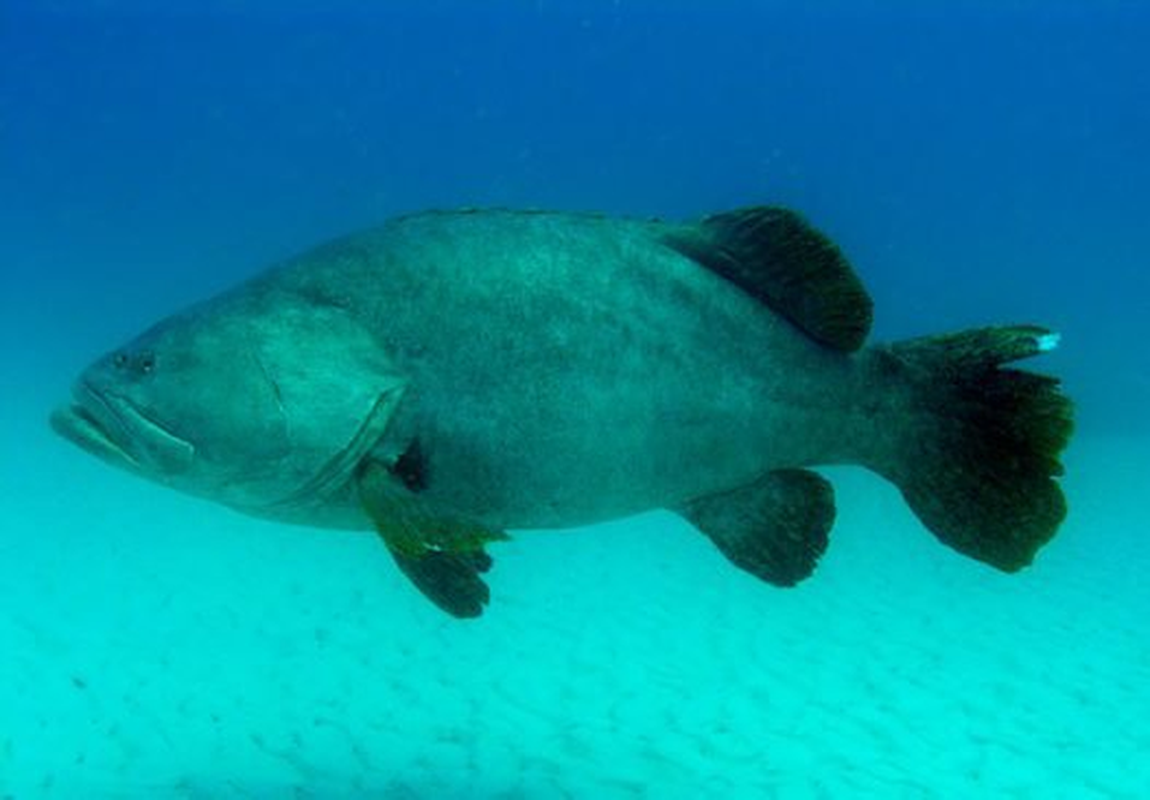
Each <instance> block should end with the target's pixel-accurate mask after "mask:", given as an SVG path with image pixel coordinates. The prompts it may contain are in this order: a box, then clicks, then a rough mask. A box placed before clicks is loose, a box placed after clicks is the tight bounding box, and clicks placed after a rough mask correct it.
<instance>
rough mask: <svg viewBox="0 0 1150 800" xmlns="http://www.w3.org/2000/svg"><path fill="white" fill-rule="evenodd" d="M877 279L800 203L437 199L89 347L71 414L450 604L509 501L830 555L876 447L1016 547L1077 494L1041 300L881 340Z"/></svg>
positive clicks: (947, 508)
mask: <svg viewBox="0 0 1150 800" xmlns="http://www.w3.org/2000/svg"><path fill="white" fill-rule="evenodd" d="M870 325H871V300H870V298H869V297H868V296H867V293H866V291H865V289H864V288H863V286H862V284H861V283H860V281H859V280H858V278H857V277H856V276H855V275H854V273H853V272H852V271H851V268H850V266H849V265H848V264H847V262H846V260H845V259H844V257H843V255H842V253H841V252H840V250H839V249H838V248H837V247H836V246H835V245H834V244H833V243H832V242H831V241H829V240H828V239H827V238H826V237H825V236H824V235H822V234H821V233H819V232H818V231H816V230H814V229H813V228H811V227H810V226H809V225H808V224H807V223H806V222H805V221H804V220H803V219H802V218H800V217H799V216H798V215H796V214H795V213H794V212H791V211H788V210H786V209H782V208H775V207H755V208H746V209H742V210H738V211H732V212H728V213H722V214H717V215H714V216H709V217H706V218H704V219H702V220H699V221H696V222H693V223H689V224H671V223H665V222H656V221H639V220H621V219H611V218H606V217H602V216H595V215H580V214H566V213H543V212H519V211H503V210H490V211H474V210H464V211H458V212H430V213H423V214H416V215H412V216H406V217H402V218H398V219H394V220H392V221H390V222H388V223H386V224H384V225H382V226H381V227H378V228H376V229H373V230H369V231H367V232H364V233H359V234H356V235H352V236H348V237H346V238H342V239H337V240H335V241H332V242H330V243H328V244H325V245H322V246H320V247H318V248H317V249H315V250H312V251H310V252H307V253H304V254H303V255H301V256H298V257H296V258H293V259H291V260H289V261H287V262H285V263H283V264H280V265H277V266H275V267H274V268H272V269H270V270H268V271H266V272H264V273H262V274H260V275H258V276H256V277H255V278H253V279H251V280H249V281H248V282H246V283H243V284H241V285H239V286H237V287H236V288H234V289H232V290H230V291H227V292H225V293H223V294H221V295H219V296H217V297H215V298H212V299H209V300H207V301H206V302H203V303H201V304H199V305H195V306H193V307H191V308H189V309H188V310H186V311H184V312H182V313H179V314H176V315H175V316H172V317H170V318H168V319H166V320H164V321H162V322H160V323H159V324H157V325H156V326H154V327H153V328H151V329H149V330H147V331H145V332H144V333H143V334H141V335H140V336H139V337H138V338H136V339H135V340H133V341H131V342H130V343H128V344H126V345H124V346H123V347H120V348H118V349H116V350H114V351H112V352H111V353H109V354H108V355H106V356H104V357H103V358H101V359H100V360H98V361H96V362H95V363H94V364H92V365H91V366H90V367H88V368H87V369H86V370H85V371H84V373H83V374H82V375H81V376H80V378H79V380H78V382H77V383H76V386H75V391H74V402H73V403H72V404H71V405H70V406H68V407H66V408H61V409H59V410H58V411H56V412H55V414H54V415H53V418H52V422H53V425H54V426H55V428H56V430H57V431H59V432H60V433H62V434H63V435H64V436H66V437H67V438H69V439H71V440H72V441H74V442H76V443H77V444H79V445H80V446H82V447H84V448H86V449H87V450H89V451H91V452H93V453H95V454H96V455H98V456H100V457H101V458H103V459H104V460H106V461H108V462H110V463H112V464H114V465H116V466H118V467H122V468H125V469H127V470H129V471H131V472H135V473H137V474H139V475H142V476H144V477H147V478H150V479H152V480H155V481H158V482H160V483H163V484H166V485H168V486H171V487H173V488H175V489H179V490H181V491H184V492H188V493H191V494H195V495H200V496H202V497H206V498H210V499H212V500H215V501H218V502H220V503H223V504H226V505H228V506H231V507H233V508H235V509H238V510H240V511H243V512H246V513H248V514H253V515H256V516H259V517H266V518H271V519H276V520H282V521H286V522H292V523H301V524H306V525H314V526H321V527H330V528H352V529H372V528H374V530H376V531H377V532H378V533H379V535H380V537H381V538H382V539H383V542H384V544H385V545H386V546H387V548H388V550H389V551H390V553H391V555H392V557H393V558H394V560H395V561H396V563H397V564H398V565H399V567H400V569H401V570H402V571H403V573H404V574H405V575H407V577H408V578H409V579H410V580H411V582H412V583H413V584H414V585H415V586H416V587H417V588H418V589H419V590H420V591H421V592H423V593H424V594H425V595H426V596H427V597H428V598H429V599H431V600H432V601H433V602H434V603H436V604H437V605H438V606H439V607H441V608H442V609H444V610H445V611H447V612H448V613H450V614H453V615H455V616H459V617H473V616H478V615H479V614H481V613H482V611H483V609H484V607H485V606H486V604H487V602H488V600H489V590H488V587H487V585H486V584H485V583H484V581H483V575H484V573H486V572H487V571H488V570H489V569H490V567H491V565H492V561H491V557H490V556H489V555H488V554H487V552H486V547H487V546H488V544H489V543H491V542H494V541H497V540H501V539H505V538H507V536H506V533H505V531H506V530H507V529H510V528H553V527H567V526H576V525H584V524H588V523H594V522H597V521H600V520H606V519H611V518H613V517H619V516H623V515H628V514H634V513H636V512H640V511H643V510H645V509H651V508H666V509H672V510H674V511H676V512H678V513H679V514H681V515H682V516H683V517H685V518H686V519H687V520H688V521H689V522H691V523H692V524H693V525H694V526H695V527H696V528H698V529H699V530H700V531H701V532H702V533H703V534H704V535H705V536H707V537H708V538H709V539H710V540H711V541H712V542H713V543H714V544H715V545H716V547H717V548H718V550H719V551H720V552H721V553H722V554H723V555H724V556H726V558H727V559H729V560H730V561H731V562H732V563H734V564H735V565H736V566H737V567H739V568H741V569H743V570H746V571H747V572H749V573H751V574H752V575H755V576H756V577H758V578H760V579H762V580H764V581H766V582H768V583H771V584H775V585H780V586H790V585H793V584H795V583H796V582H798V581H800V580H801V579H803V578H805V577H807V576H808V575H809V574H810V573H811V572H812V571H813V570H814V567H815V564H816V562H817V560H818V559H819V557H820V556H821V555H822V553H823V552H824V550H825V549H826V546H827V541H828V533H829V531H830V528H831V525H832V522H833V521H834V515H835V512H834V498H833V494H832V491H831V487H830V485H829V484H828V483H827V481H826V480H824V479H823V478H822V477H820V476H819V475H817V474H816V473H814V472H811V471H809V470H808V467H811V466H815V465H821V464H823V465H825V464H861V465H864V466H866V467H869V468H870V469H872V470H874V471H875V472H877V473H878V474H880V475H883V476H885V477H886V478H888V479H889V480H891V481H892V482H893V483H894V484H895V485H896V486H897V487H898V488H899V489H900V490H901V492H902V494H903V496H904V497H905V498H906V501H907V502H908V503H909V505H910V507H911V508H912V509H913V510H914V512H915V514H917V516H918V517H919V519H920V520H921V521H922V523H923V524H924V525H925V526H926V527H927V528H929V529H930V530H931V531H932V532H933V533H934V534H935V535H936V536H937V537H938V538H939V539H940V540H942V541H943V542H944V543H945V544H947V545H949V546H950V547H952V548H954V549H955V550H957V551H959V552H960V553H963V554H965V555H967V556H970V557H973V558H976V559H978V560H980V561H983V562H985V563H987V564H989V565H991V566H993V567H996V568H998V569H1000V570H1005V571H1007V572H1013V571H1016V570H1018V569H1020V568H1022V567H1024V566H1026V565H1027V564H1029V563H1030V562H1031V560H1032V559H1033V558H1034V555H1035V553H1036V551H1037V550H1038V549H1039V548H1040V547H1041V546H1042V545H1043V544H1045V543H1046V542H1047V541H1048V540H1050V538H1051V537H1052V536H1053V535H1054V532H1055V530H1056V529H1057V528H1058V526H1059V524H1060V523H1061V521H1062V519H1063V517H1064V516H1065V513H1066V504H1065V500H1064V499H1063V495H1062V491H1061V489H1060V488H1059V485H1058V483H1057V481H1056V480H1055V478H1056V476H1058V475H1060V474H1061V472H1062V468H1061V465H1060V463H1059V454H1060V452H1061V451H1062V449H1063V448H1064V447H1065V445H1066V443H1067V440H1068V438H1069V436H1070V433H1071V427H1072V422H1071V405H1070V402H1069V400H1067V398H1066V397H1065V396H1064V395H1062V394H1061V393H1060V391H1059V389H1058V382H1057V381H1056V380H1055V379H1053V378H1050V377H1046V376H1041V375H1037V374H1033V373H1031V372H1026V371H1021V370H1018V369H1015V368H1012V367H1007V366H1005V365H1007V364H1009V363H1010V362H1014V361H1017V360H1019V359H1023V358H1027V357H1029V356H1034V355H1036V354H1038V353H1041V352H1044V351H1046V350H1049V349H1051V348H1053V347H1054V346H1055V345H1056V344H1057V340H1058V337H1057V335H1056V334H1053V333H1051V332H1049V331H1047V330H1045V329H1043V328H1039V327H1034V326H1030V325H1019V326H1008V327H990V328H983V329H978V330H971V331H966V332H962V333H956V334H950V335H943V336H932V337H926V338H920V339H913V340H910V341H904V342H898V343H894V344H885V345H873V346H864V341H865V339H866V337H867V334H868V331H869V328H870Z"/></svg>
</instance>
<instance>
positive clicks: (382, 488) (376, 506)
mask: <svg viewBox="0 0 1150 800" xmlns="http://www.w3.org/2000/svg"><path fill="white" fill-rule="evenodd" d="M404 483H405V482H397V477H396V474H395V470H394V468H391V469H389V468H388V467H386V466H384V465H383V464H380V463H378V462H374V461H373V462H369V463H368V464H366V465H364V467H363V468H362V469H361V471H360V474H359V497H360V502H361V503H362V504H363V508H364V510H365V511H366V512H367V514H368V516H369V517H370V518H371V520H372V522H373V523H374V524H375V529H376V531H377V532H378V533H379V535H380V537H381V538H382V539H383V542H384V544H386V545H387V549H388V551H389V552H390V553H391V555H392V558H394V559H395V563H396V564H397V565H399V568H400V570H401V571H402V572H403V574H404V575H406V576H407V577H408V579H409V580H410V581H411V582H412V583H413V584H414V585H415V587H416V588H417V589H419V591H421V592H422V593H423V594H424V596H426V597H427V598H428V599H429V600H431V602H433V603H435V604H436V605H437V606H439V607H440V608H441V609H443V610H444V611H446V612H447V613H448V614H451V615H452V616H454V617H478V616H479V615H480V614H482V613H483V608H484V606H486V605H487V603H488V601H489V600H490V597H491V592H490V590H489V589H488V587H487V584H486V583H484V582H483V579H482V578H481V577H480V576H481V575H482V574H483V573H485V572H487V571H488V570H490V569H491V565H492V560H491V556H489V555H488V554H487V552H486V551H485V550H484V547H485V546H486V544H487V543H488V542H493V541H501V540H504V539H507V538H508V537H507V534H505V533H503V532H502V531H496V530H491V529H490V528H487V527H485V526H483V525H481V524H479V523H476V522H474V521H472V520H467V519H464V518H461V517H457V516H454V515H451V514H447V513H444V512H443V511H440V510H437V509H434V508H432V507H431V506H430V505H429V504H428V503H427V502H426V501H424V500H423V499H422V498H421V497H419V495H418V494H416V493H414V492H411V491H410V490H408V489H407V488H406V486H405V485H404Z"/></svg>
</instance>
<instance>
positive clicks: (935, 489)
mask: <svg viewBox="0 0 1150 800" xmlns="http://www.w3.org/2000/svg"><path fill="white" fill-rule="evenodd" d="M1057 343H1058V336H1057V334H1054V333H1051V332H1050V331H1048V330H1045V329H1043V328H1039V327H1035V326H1011V327H994V328H982V329H978V330H971V331H964V332H962V333H956V334H949V335H943V336H930V337H924V338H921V339H913V340H910V341H906V342H900V343H897V344H894V345H889V346H885V347H879V348H875V350H874V351H872V352H873V354H874V357H875V359H876V362H875V363H876V366H877V369H879V370H881V372H882V379H883V381H884V382H888V381H890V380H891V379H895V380H896V382H899V383H902V382H903V381H902V380H899V379H900V378H901V379H905V381H906V383H905V384H904V385H907V386H909V394H908V395H907V396H906V400H905V402H904V403H900V408H899V414H900V416H901V417H902V418H901V419H899V420H897V421H896V425H895V427H896V428H897V429H898V432H897V433H893V434H892V435H891V438H890V439H889V441H888V442H887V443H886V445H885V446H884V447H883V448H882V452H881V455H880V457H879V458H878V463H875V464H874V466H875V468H876V469H877V470H878V471H879V472H881V473H882V474H884V475H885V476H886V477H888V478H889V479H890V480H892V481H893V482H894V483H895V484H896V485H897V486H898V487H899V489H900V490H901V491H902V494H903V496H904V497H905V498H906V500H907V503H908V504H909V505H910V507H911V509H913V511H914V513H915V514H916V515H917V516H918V517H919V519H920V520H921V521H922V522H923V524H924V525H925V526H926V527H927V528H929V529H930V530H931V531H932V532H933V533H934V534H935V535H936V536H937V537H938V538H939V539H940V540H942V541H943V542H944V543H946V544H947V545H949V546H950V547H953V548H954V549H955V550H958V551H959V552H961V553H963V554H965V555H968V556H971V557H972V558H976V559H978V560H980V561H984V562H986V563H988V564H990V565H992V566H994V567H997V568H998V569H1001V570H1004V571H1007V572H1014V571H1016V570H1019V569H1021V568H1023V567H1025V566H1026V565H1028V564H1029V563H1030V562H1031V561H1032V560H1033V559H1034V555H1035V553H1036V552H1037V551H1038V549H1039V548H1041V547H1042V546H1043V545H1044V544H1046V542H1048V541H1049V540H1050V539H1051V538H1052V537H1053V536H1054V533H1055V531H1056V530H1057V529H1058V526H1059V524H1060V523H1061V522H1062V520H1063V518H1064V517H1065V516H1066V500H1065V498H1064V497H1063V494H1062V489H1061V488H1060V486H1059V484H1058V481H1057V480H1056V478H1057V477H1058V476H1060V475H1061V474H1062V464H1061V463H1060V462H1059V455H1060V454H1061V452H1062V450H1063V449H1064V448H1065V447H1066V444H1067V442H1068V441H1069V438H1070V434H1071V432H1072V430H1073V420H1072V405H1071V402H1070V400H1069V399H1068V398H1067V397H1066V396H1065V395H1064V394H1062V392H1061V391H1060V390H1059V382H1058V380H1057V379H1055V378H1052V377H1048V376H1046V375H1038V374H1035V373H1032V372H1026V371H1023V370H1019V369H1014V368H1010V367H1005V366H1004V365H1006V364H1009V363H1011V362H1013V361H1017V360H1019V359H1023V358H1028V357H1030V356H1034V355H1037V354H1039V353H1042V352H1045V351H1048V350H1051V349H1053V348H1054V347H1055V346H1056V345H1057Z"/></svg>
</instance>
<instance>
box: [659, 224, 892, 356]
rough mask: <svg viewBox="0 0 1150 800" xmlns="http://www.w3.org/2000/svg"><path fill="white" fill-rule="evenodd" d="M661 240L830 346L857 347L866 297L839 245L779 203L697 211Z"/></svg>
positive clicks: (867, 313) (866, 316) (864, 330)
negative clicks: (690, 222)
mask: <svg viewBox="0 0 1150 800" xmlns="http://www.w3.org/2000/svg"><path fill="white" fill-rule="evenodd" d="M667 243H668V244H669V245H670V246H671V247H674V248H675V249H676V250H678V251H679V252H680V253H682V254H683V255H685V256H687V257H689V258H691V259H694V260H695V261H698V262H699V263H700V264H702V265H703V266H705V267H707V268H708V269H710V270H711V271H713V272H715V273H717V274H719V275H721V276H722V277H724V278H726V279H727V280H729V281H730V282H731V283H733V284H735V285H736V286H738V287H739V288H740V289H742V290H743V291H745V292H746V293H747V294H749V295H751V296H752V297H755V298H756V299H758V300H761V301H762V302H763V303H765V304H767V305H768V306H770V307H771V309H773V310H774V311H775V312H777V313H779V314H781V315H782V316H784V317H786V318H787V319H788V320H790V321H791V322H793V323H794V324H795V325H797V326H798V327H800V328H802V329H803V330H804V331H805V332H806V333H807V334H808V335H810V336H811V338H813V339H815V340H816V341H818V342H820V343H821V344H824V345H826V346H827V347H833V348H834V349H836V350H844V351H850V350H857V349H858V348H860V347H862V344H863V342H864V341H865V340H866V337H867V334H868V333H869V332H870V326H871V316H872V309H873V303H872V302H871V299H870V295H868V294H867V292H866V289H865V288H864V287H863V285H862V282H861V281H860V280H859V279H858V277H857V276H856V275H855V274H854V271H853V270H851V267H850V264H848V263H847V260H846V258H845V257H844V256H843V254H842V251H841V250H839V248H838V247H837V246H836V245H835V243H834V242H832V241H831V240H830V239H828V238H827V237H826V236H824V235H823V234H822V233H820V232H819V231H817V230H815V229H814V228H813V227H811V226H810V225H809V224H808V223H807V222H806V220H804V219H803V218H802V217H800V216H799V215H798V214H796V213H795V212H794V211H791V210H789V209H786V208H780V207H778V206H754V207H751V208H743V209H738V210H735V211H728V212H725V213H722V214H715V215H713V216H709V217H705V218H703V219H702V220H701V221H700V222H699V223H697V224H696V225H694V226H691V227H689V228H684V229H679V230H677V231H675V232H674V233H672V234H671V235H670V236H669V237H668V239H667Z"/></svg>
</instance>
